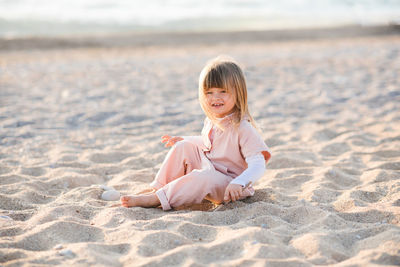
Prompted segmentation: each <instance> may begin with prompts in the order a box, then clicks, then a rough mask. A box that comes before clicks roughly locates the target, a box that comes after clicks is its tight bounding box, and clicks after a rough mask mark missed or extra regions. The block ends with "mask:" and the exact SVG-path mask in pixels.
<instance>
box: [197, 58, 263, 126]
mask: <svg viewBox="0 0 400 267" xmlns="http://www.w3.org/2000/svg"><path fill="white" fill-rule="evenodd" d="M210 88H221V89H225V90H227V91H228V92H229V93H231V94H233V96H234V99H235V107H234V112H236V113H237V116H236V121H235V123H237V125H239V123H240V122H241V121H242V120H243V119H244V118H246V119H247V120H249V121H250V122H251V124H253V126H255V127H256V125H255V122H254V119H253V117H252V116H251V115H250V112H249V108H248V105H247V86H246V80H245V77H244V74H243V71H242V69H241V68H240V67H239V65H238V64H237V63H236V62H235V61H234V60H233V59H232V58H229V57H225V56H219V57H216V58H214V59H212V60H211V61H209V62H208V63H207V64H206V66H205V67H204V68H203V70H202V71H201V73H200V78H199V101H200V105H201V108H202V109H203V111H204V113H205V114H206V116H207V117H208V118H209V119H210V120H211V121H212V122H213V123H214V124H216V125H217V126H219V127H220V128H221V125H219V123H218V120H217V118H216V117H215V116H214V114H213V113H212V112H211V110H210V109H209V107H208V105H207V100H206V92H207V90H209V89H210Z"/></svg>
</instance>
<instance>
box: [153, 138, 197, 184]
mask: <svg viewBox="0 0 400 267" xmlns="http://www.w3.org/2000/svg"><path fill="white" fill-rule="evenodd" d="M200 153H203V152H202V151H201V150H200V149H199V148H198V147H197V146H196V145H194V144H192V143H190V142H188V141H185V140H182V141H179V142H177V143H176V144H175V145H174V146H172V148H171V149H170V151H169V152H168V154H167V156H166V157H165V160H164V162H163V163H162V165H161V168H160V170H159V171H158V173H157V175H156V177H155V179H154V181H153V182H152V183H151V184H150V186H151V187H152V188H154V189H160V188H161V187H163V186H165V185H166V184H168V183H170V182H172V181H174V180H175V179H177V178H179V177H181V176H184V175H185V174H188V173H190V172H191V171H192V170H194V169H200V168H201V156H200Z"/></svg>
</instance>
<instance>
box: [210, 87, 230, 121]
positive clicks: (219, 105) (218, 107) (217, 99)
mask: <svg viewBox="0 0 400 267" xmlns="http://www.w3.org/2000/svg"><path fill="white" fill-rule="evenodd" d="M205 94H206V101H207V105H208V108H209V110H210V111H211V112H212V113H213V114H214V116H215V117H217V118H223V117H225V116H226V115H229V114H231V113H232V112H233V110H234V108H235V96H234V95H233V94H232V93H230V92H228V91H227V90H225V89H222V88H210V89H208V90H207V91H206V92H205Z"/></svg>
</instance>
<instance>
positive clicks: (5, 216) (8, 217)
mask: <svg viewBox="0 0 400 267" xmlns="http://www.w3.org/2000/svg"><path fill="white" fill-rule="evenodd" d="M0 218H2V219H6V220H12V218H11V217H10V216H7V215H1V216H0Z"/></svg>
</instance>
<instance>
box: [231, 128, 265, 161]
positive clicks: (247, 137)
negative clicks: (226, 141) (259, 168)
mask: <svg viewBox="0 0 400 267" xmlns="http://www.w3.org/2000/svg"><path fill="white" fill-rule="evenodd" d="M239 145H240V151H241V153H242V155H243V157H244V158H245V159H247V158H248V157H251V156H254V155H256V154H260V153H261V154H262V155H263V156H264V160H265V162H266V163H267V162H268V160H269V159H270V158H271V152H270V149H269V148H268V146H267V145H266V144H265V142H264V140H263V139H262V137H261V135H260V134H259V133H258V132H257V130H256V129H255V128H254V127H253V125H251V123H250V122H248V121H244V122H242V123H241V125H240V130H239Z"/></svg>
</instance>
